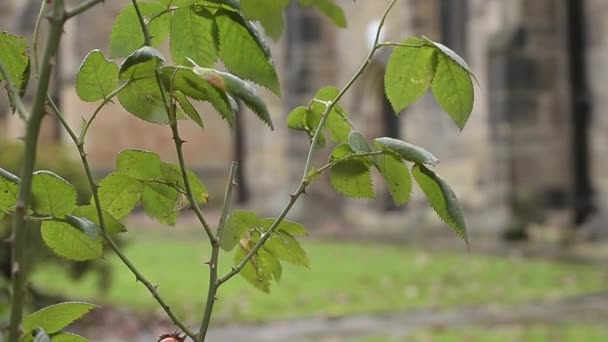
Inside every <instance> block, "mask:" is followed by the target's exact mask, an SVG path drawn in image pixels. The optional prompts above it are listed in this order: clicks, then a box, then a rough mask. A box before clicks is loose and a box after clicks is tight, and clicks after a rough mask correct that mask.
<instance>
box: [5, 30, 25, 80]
mask: <svg viewBox="0 0 608 342" xmlns="http://www.w3.org/2000/svg"><path fill="white" fill-rule="evenodd" d="M0 61H2V64H3V65H4V67H5V68H6V71H7V72H8V75H9V77H10V78H11V80H12V81H13V83H14V84H15V87H17V89H23V85H24V84H27V81H28V80H29V73H28V70H27V69H28V65H29V63H30V58H29V54H28V41H27V39H25V38H23V37H20V36H15V35H12V34H10V33H7V32H0ZM2 80H3V79H2V75H0V81H2Z"/></svg>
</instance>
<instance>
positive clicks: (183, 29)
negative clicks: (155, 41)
mask: <svg viewBox="0 0 608 342" xmlns="http://www.w3.org/2000/svg"><path fill="white" fill-rule="evenodd" d="M213 23H214V22H213V15H212V14H211V12H209V11H208V10H206V9H204V8H203V9H200V10H198V11H196V12H195V9H194V7H184V8H180V9H178V10H176V11H174V12H173V17H172V19H171V41H170V42H171V45H170V46H171V57H173V62H174V63H175V64H176V65H189V63H187V59H186V57H188V58H191V59H192V60H194V61H195V62H196V64H198V65H201V66H204V67H212V66H213V65H214V64H215V61H216V60H217V55H218V51H217V47H216V45H215V40H214V37H213Z"/></svg>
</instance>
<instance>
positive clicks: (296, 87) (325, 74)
mask: <svg viewBox="0 0 608 342" xmlns="http://www.w3.org/2000/svg"><path fill="white" fill-rule="evenodd" d="M286 22H287V25H288V27H287V32H286V37H285V38H286V56H285V61H286V62H285V70H283V73H284V75H285V81H284V94H283V96H284V103H285V113H289V112H290V111H291V110H292V109H293V108H295V107H297V106H302V105H307V104H308V102H309V101H310V100H311V99H312V98H313V97H314V96H315V93H316V92H317V90H318V89H320V88H321V87H323V86H326V85H335V81H336V76H337V75H336V70H337V69H338V68H337V64H336V63H337V61H336V60H335V58H336V51H335V49H336V48H335V36H336V33H335V30H336V29H335V27H334V26H333V24H331V23H329V22H328V20H327V19H326V18H325V17H322V16H321V15H320V14H319V13H318V12H317V11H316V10H313V9H306V8H301V7H300V6H298V5H297V4H295V3H292V4H290V5H289V7H288V9H287V15H286ZM328 145H329V141H328ZM287 146H288V148H287V150H286V151H285V153H286V156H285V158H286V159H287V160H288V163H287V165H288V167H289V183H290V185H291V188H289V189H290V190H293V189H295V187H296V185H297V184H298V183H299V182H300V180H301V179H302V168H303V166H304V163H305V161H306V157H307V154H308V149H309V146H310V144H309V142H308V138H307V137H306V135H305V134H303V133H302V132H294V131H290V132H289V133H288V136H287ZM328 153H329V150H326V151H325V150H324V151H323V152H320V151H317V153H316V155H317V157H316V158H315V161H316V162H317V164H321V163H324V162H325V161H326V160H327V156H328ZM323 179H325V178H321V179H320V180H319V181H317V183H316V184H314V185H312V186H310V187H309V189H307V192H308V193H309V194H310V195H311V196H310V197H307V198H302V201H299V204H298V205H297V206H296V208H294V211H293V215H294V217H296V218H298V217H302V216H303V215H304V213H305V212H310V211H314V212H315V214H321V213H329V212H331V213H332V215H335V212H336V210H338V209H340V207H341V202H342V201H341V199H340V197H339V196H338V195H336V194H335V192H334V191H333V190H332V189H330V187H329V186H328V184H327V183H325V184H323ZM309 198H314V200H309ZM328 209H329V210H328Z"/></svg>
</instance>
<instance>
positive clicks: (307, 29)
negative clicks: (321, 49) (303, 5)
mask: <svg viewBox="0 0 608 342" xmlns="http://www.w3.org/2000/svg"><path fill="white" fill-rule="evenodd" d="M299 24H300V28H301V30H300V33H301V37H300V41H301V42H304V43H308V42H315V41H318V40H320V39H321V22H320V20H319V18H317V17H314V16H312V15H310V14H309V15H306V14H304V15H303V16H302V18H301V20H300V23H299Z"/></svg>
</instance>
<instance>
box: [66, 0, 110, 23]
mask: <svg viewBox="0 0 608 342" xmlns="http://www.w3.org/2000/svg"><path fill="white" fill-rule="evenodd" d="M104 1H105V0H88V1H85V2H83V3H81V4H80V5H78V6H77V7H75V8H73V9H71V10H69V11H67V12H66V13H65V18H66V19H70V18H72V17H75V16H77V15H79V14H80V13H82V12H84V11H86V10H88V9H89V8H91V7H93V6H95V5H97V4H98V3H101V2H104Z"/></svg>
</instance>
